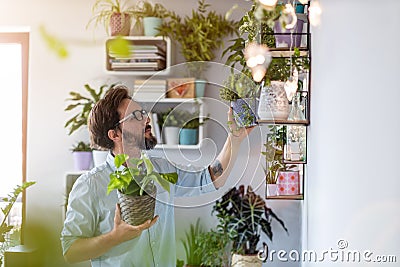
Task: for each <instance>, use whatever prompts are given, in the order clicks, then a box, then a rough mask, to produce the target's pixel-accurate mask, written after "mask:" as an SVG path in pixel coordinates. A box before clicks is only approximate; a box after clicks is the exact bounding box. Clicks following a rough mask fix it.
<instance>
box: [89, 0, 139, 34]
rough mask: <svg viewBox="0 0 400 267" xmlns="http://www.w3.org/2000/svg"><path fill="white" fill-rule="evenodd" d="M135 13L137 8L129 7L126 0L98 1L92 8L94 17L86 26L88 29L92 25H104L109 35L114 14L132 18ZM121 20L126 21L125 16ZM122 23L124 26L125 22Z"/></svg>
mask: <svg viewBox="0 0 400 267" xmlns="http://www.w3.org/2000/svg"><path fill="white" fill-rule="evenodd" d="M135 12H136V11H135V7H134V6H133V5H128V3H127V2H125V1H124V0H96V2H95V3H94V5H93V7H92V13H93V16H92V18H91V19H90V20H89V22H88V24H87V25H86V28H88V27H89V26H90V25H91V24H92V23H93V24H94V26H95V27H97V26H98V25H100V24H102V25H103V26H104V28H105V30H106V32H107V34H108V33H109V31H108V26H109V24H110V19H111V16H113V14H115V13H117V14H118V13H120V14H127V15H129V17H132V16H134V15H135ZM121 18H122V19H125V16H121ZM122 23H123V24H124V22H123V21H122Z"/></svg>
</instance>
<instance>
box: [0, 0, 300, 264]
mask: <svg viewBox="0 0 400 267" xmlns="http://www.w3.org/2000/svg"><path fill="white" fill-rule="evenodd" d="M93 2H94V0H93V1H81V0H69V1H67V0H29V1H28V0H13V1H7V0H0V6H1V9H0V26H30V27H31V41H30V84H29V107H28V112H29V113H28V124H29V125H28V155H27V157H28V173H27V176H28V179H30V180H35V181H37V184H36V185H35V186H33V187H31V188H30V189H29V190H28V194H27V195H28V205H27V222H28V223H30V224H32V225H34V226H35V227H37V228H35V229H37V232H40V233H41V232H50V234H49V235H48V236H47V237H46V238H44V237H43V236H44V235H41V236H40V235H39V236H37V237H36V238H37V239H42V240H43V239H45V241H46V242H48V243H50V244H52V245H54V248H56V247H57V248H58V249H59V241H58V234H59V232H60V230H61V225H62V205H63V203H64V196H63V193H64V178H65V174H66V173H67V172H70V171H71V170H73V162H72V156H71V154H70V151H69V149H70V147H71V145H72V144H73V143H75V142H76V141H77V140H80V139H82V138H88V135H87V133H86V132H85V131H80V132H79V133H76V134H74V135H73V136H68V135H67V130H65V129H64V127H63V126H64V123H65V121H66V120H67V119H68V118H70V117H71V115H72V114H71V113H66V112H64V107H65V106H66V102H65V99H66V98H67V96H68V92H69V91H71V90H74V91H76V90H77V91H81V92H84V90H83V84H84V83H86V82H89V83H90V84H92V85H94V86H96V84H100V83H101V82H103V81H120V80H123V81H124V82H125V83H126V84H127V85H128V86H131V85H132V84H133V81H132V79H129V78H124V79H122V78H121V77H112V76H107V75H106V74H105V72H104V70H105V68H104V65H105V62H104V50H105V49H104V40H105V38H106V35H105V33H104V31H103V29H102V28H99V29H97V30H96V31H92V29H90V30H86V29H85V26H86V23H87V21H88V20H89V18H90V17H91V7H92V4H93ZM160 2H163V3H164V4H165V6H166V7H167V8H171V9H173V10H176V11H179V12H180V13H182V14H185V13H189V12H190V10H191V9H192V8H193V7H195V6H196V4H197V1H195V0H190V1H178V0H174V1H167V0H164V1H160ZM209 2H210V3H212V7H213V8H215V9H216V10H218V11H220V12H225V11H226V10H227V9H228V8H229V7H230V6H231V5H233V4H235V3H238V4H240V6H241V7H242V8H241V9H239V10H237V11H236V12H234V16H235V17H236V18H238V17H241V15H242V12H244V11H245V10H247V9H248V7H249V2H244V1H240V0H235V1H229V3H228V2H226V1H223V0H216V1H209ZM40 25H44V26H45V29H46V30H47V31H48V32H49V33H50V34H52V35H54V36H56V37H58V38H59V39H60V40H62V41H64V42H65V44H66V45H67V49H68V51H69V57H68V58H66V59H64V60H62V59H60V58H58V57H57V56H56V55H55V54H54V53H53V52H51V51H50V50H49V49H48V48H47V47H46V44H45V43H44V41H43V39H42V38H41V36H40V32H39V26H40ZM176 56H177V59H178V61H180V60H181V58H182V57H181V56H180V55H178V54H177V55H176ZM209 75H210V76H209V79H219V80H221V81H222V80H223V78H224V77H223V76H220V73H212V72H211V73H209ZM206 94H207V96H209V97H214V98H217V99H218V91H217V90H209V91H208V92H207V93H206ZM226 111H227V109H226V106H224V105H219V106H217V105H213V106H210V107H209V109H208V112H210V113H211V114H213V116H215V119H216V120H218V121H220V122H222V123H224V122H226ZM208 134H209V136H211V137H212V138H213V139H214V140H215V142H216V146H217V147H218V148H219V149H220V148H221V147H222V145H223V142H224V140H225V133H224V132H223V131H222V128H221V127H217V126H215V127H209V132H208ZM262 142H263V139H262V137H261V135H260V129H256V130H254V131H253V133H252V134H251V138H250V144H249V145H247V144H243V145H242V153H243V155H242V156H240V158H239V159H238V161H237V162H238V164H237V165H235V169H234V171H233V173H234V175H232V177H231V181H230V182H229V183H228V185H226V186H225V187H224V188H222V189H221V190H220V191H219V192H217V193H216V194H214V195H210V196H208V201H209V203H210V204H208V205H203V206H202V207H199V208H192V209H187V208H178V209H177V211H176V217H177V220H176V221H177V226H176V228H177V236H178V238H180V237H182V235H183V231H184V230H185V229H186V227H187V226H188V225H189V223H190V222H194V221H195V220H196V218H197V217H202V219H204V224H205V226H206V227H212V226H213V225H214V223H215V218H212V217H211V214H210V212H211V207H212V205H213V203H214V202H213V201H214V200H215V199H216V198H217V197H219V196H220V195H222V194H223V193H224V192H226V191H227V190H228V188H229V187H230V186H232V185H236V184H241V183H246V184H248V183H251V184H252V185H253V186H254V187H255V188H257V189H258V191H257V192H258V193H260V194H264V190H265V189H264V182H263V173H262V169H261V168H260V166H259V160H261V161H262V160H263V158H261V159H260V154H259V152H260V151H261V150H262V149H263V146H262ZM254 170H256V171H254ZM201 201H202V202H204V199H202V200H201ZM268 203H269V205H270V206H271V207H272V208H273V209H274V211H275V212H276V213H277V215H278V216H280V217H281V218H282V219H283V220H284V221H285V223H286V225H287V227H288V229H289V233H290V234H289V235H286V234H285V233H284V232H283V231H282V230H281V229H280V228H279V225H275V224H274V225H273V226H275V227H274V228H275V230H274V242H273V244H272V245H271V249H276V250H279V249H288V250H290V249H298V250H299V249H300V244H301V228H302V226H301V220H302V219H301V209H302V202H300V201H271V202H268ZM34 222H35V223H36V222H37V223H38V225H36V224H35V223H34ZM179 245H180V244H179ZM57 253H59V252H54V253H53V254H54V255H56V256H57V259H58V260H60V262H59V263H58V264H57V266H62V263H61V259H59V257H58V256H59V254H57ZM178 254H179V256H180V258H183V252H182V251H180V252H179V253H178ZM84 266H85V265H84ZM281 266H287V263H286V264H285V263H282V264H281ZM292 266H297V264H293V265H292Z"/></svg>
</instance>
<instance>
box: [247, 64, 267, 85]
mask: <svg viewBox="0 0 400 267" xmlns="http://www.w3.org/2000/svg"><path fill="white" fill-rule="evenodd" d="M266 71H267V70H266V68H264V66H263V65H257V66H256V67H254V68H252V69H251V75H252V76H253V80H254V81H255V82H261V81H262V79H263V78H264V76H265V73H266Z"/></svg>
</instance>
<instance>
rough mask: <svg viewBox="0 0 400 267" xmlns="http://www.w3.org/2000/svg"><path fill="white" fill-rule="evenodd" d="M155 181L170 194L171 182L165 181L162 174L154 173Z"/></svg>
mask: <svg viewBox="0 0 400 267" xmlns="http://www.w3.org/2000/svg"><path fill="white" fill-rule="evenodd" d="M153 175H154V176H153V177H154V178H153V179H154V180H155V181H156V182H157V183H158V184H159V185H161V187H162V188H164V189H165V191H167V192H168V193H169V192H170V187H169V182H168V181H167V180H164V179H163V178H162V177H161V175H160V174H158V173H156V172H154V173H153Z"/></svg>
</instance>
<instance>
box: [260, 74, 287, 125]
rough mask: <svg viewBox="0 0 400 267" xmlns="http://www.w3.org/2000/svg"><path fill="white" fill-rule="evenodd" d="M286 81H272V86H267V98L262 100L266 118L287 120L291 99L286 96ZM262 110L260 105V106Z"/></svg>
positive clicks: (263, 117)
mask: <svg viewBox="0 0 400 267" xmlns="http://www.w3.org/2000/svg"><path fill="white" fill-rule="evenodd" d="M284 84H285V83H284V82H280V81H271V86H270V87H268V88H267V91H266V98H265V100H264V101H260V104H259V105H266V106H265V107H263V110H264V113H263V116H262V119H264V120H286V119H287V118H288V116H289V100H288V98H287V96H286V91H285V88H284ZM259 110H260V107H259Z"/></svg>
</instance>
